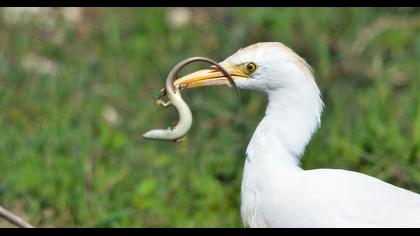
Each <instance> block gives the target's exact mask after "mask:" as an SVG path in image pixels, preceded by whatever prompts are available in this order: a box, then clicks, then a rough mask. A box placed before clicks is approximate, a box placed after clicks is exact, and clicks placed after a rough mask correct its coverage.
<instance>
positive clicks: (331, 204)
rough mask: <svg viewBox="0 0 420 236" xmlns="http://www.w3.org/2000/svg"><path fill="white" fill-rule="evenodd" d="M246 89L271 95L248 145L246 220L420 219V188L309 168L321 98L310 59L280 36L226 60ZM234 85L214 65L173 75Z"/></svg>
mask: <svg viewBox="0 0 420 236" xmlns="http://www.w3.org/2000/svg"><path fill="white" fill-rule="evenodd" d="M220 64H221V65H222V66H223V67H224V68H225V69H226V70H227V71H228V72H229V73H230V74H231V75H232V77H233V79H234V81H235V83H236V85H237V86H238V88H240V89H251V90H255V91H258V92H261V93H263V94H265V95H266V96H267V99H268V104H267V109H266V112H265V117H264V118H263V119H262V121H261V122H260V123H259V125H258V127H257V128H256V130H255V132H254V134H253V136H252V139H251V141H250V143H249V144H248V147H247V150H246V160H245V165H244V171H243V178H242V186H241V215H242V220H243V222H244V224H245V226H247V227H420V195H419V194H417V193H414V192H411V191H408V190H405V189H402V188H399V187H396V186H393V185H391V184H388V183H386V182H383V181H381V180H379V179H377V178H374V177H371V176H368V175H365V174H362V173H357V172H353V171H347V170H341V169H313V170H304V169H302V167H301V166H300V158H301V157H302V155H303V152H304V150H305V146H306V145H307V144H308V142H309V140H310V139H311V136H312V135H313V133H314V132H315V131H316V130H317V128H318V127H319V125H320V121H321V119H320V117H321V113H322V110H323V102H322V99H321V96H320V91H319V89H318V86H317V85H316V83H315V79H314V75H313V73H312V70H311V68H310V66H309V65H308V64H307V63H306V62H305V61H304V60H303V59H302V58H301V57H300V56H298V55H297V54H296V53H294V52H293V51H292V50H291V49H289V48H288V47H286V46H285V45H283V44H282V43H279V42H264V43H257V44H254V45H251V46H249V47H246V48H244V49H240V50H239V51H238V52H236V53H235V54H233V55H232V56H230V57H228V58H227V59H226V60H224V61H223V62H221V63H220ZM174 85H175V86H178V87H183V88H194V87H201V86H208V85H227V86H228V85H229V83H228V82H227V80H226V78H225V77H223V75H222V74H221V73H220V72H219V70H218V69H216V68H211V69H208V70H200V71H197V72H194V73H191V74H189V75H186V76H184V77H181V78H179V79H177V80H176V81H175V82H174Z"/></svg>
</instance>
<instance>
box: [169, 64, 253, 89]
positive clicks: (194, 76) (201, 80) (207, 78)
mask: <svg viewBox="0 0 420 236" xmlns="http://www.w3.org/2000/svg"><path fill="white" fill-rule="evenodd" d="M220 65H221V66H222V67H223V68H224V69H225V70H226V71H227V72H228V73H229V75H230V76H231V77H232V78H233V79H240V78H242V79H244V78H249V75H248V74H246V73H245V72H244V71H243V69H241V68H240V67H239V66H236V65H231V64H229V63H226V62H222V63H220ZM211 85H226V86H230V83H229V81H228V79H227V78H226V77H225V76H224V75H223V73H222V72H221V71H220V70H219V69H218V68H217V67H216V66H212V67H211V68H210V69H207V70H199V71H196V72H193V73H191V74H188V75H185V76H183V77H181V78H178V79H176V80H175V82H174V86H175V87H176V88H180V89H184V88H198V87H203V86H211Z"/></svg>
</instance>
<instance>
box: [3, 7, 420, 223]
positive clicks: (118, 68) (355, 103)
mask: <svg viewBox="0 0 420 236" xmlns="http://www.w3.org/2000/svg"><path fill="white" fill-rule="evenodd" d="M419 13H420V10H419V8H253V7H249V8H147V9H146V8H133V9H128V8H114V9H112V8H110V9H105V8H29V9H28V8H2V9H0V29H1V30H0V205H2V206H4V207H5V208H8V209H9V210H11V211H14V212H15V213H17V214H18V215H21V216H23V217H24V218H25V219H27V220H28V221H29V222H31V223H32V224H34V225H36V226H42V227H54V226H55V227H64V226H69V227H75V226H78V227H81V226H83V227H87V226H94V227H242V226H243V225H242V222H241V219H240V210H239V206H240V183H241V178H242V167H243V162H244V158H245V156H244V153H245V149H246V146H247V144H248V141H249V139H250V137H251V135H252V133H253V131H254V129H255V128H256V126H257V124H258V122H259V121H260V119H261V118H262V116H263V113H264V110H265V102H266V101H265V98H264V97H263V96H261V95H259V94H256V93H253V92H248V91H242V93H241V94H242V100H241V106H240V109H239V111H236V110H235V109H236V100H235V99H236V97H235V93H234V92H233V91H232V90H231V89H229V88H224V87H223V88H222V87H209V88H202V89H196V90H188V91H185V92H184V93H183V94H184V98H185V100H186V101H187V102H188V103H189V104H190V107H191V109H192V111H193V115H194V119H195V120H194V123H193V128H192V130H191V131H190V132H189V134H188V136H187V139H186V140H185V141H184V142H182V143H180V144H174V143H169V142H168V143H167V142H154V141H148V140H143V139H142V138H141V134H142V133H143V132H145V131H146V130H148V129H150V128H159V127H167V126H168V125H169V124H170V123H171V122H173V121H175V120H176V113H175V112H174V110H165V109H161V108H158V107H156V106H155V104H154V103H153V99H152V96H156V95H157V94H158V91H159V89H160V88H162V87H163V85H164V80H165V79H166V75H167V73H168V72H169V71H170V69H171V68H172V67H173V66H174V65H175V64H176V63H177V62H178V61H180V60H182V59H184V58H187V57H191V56H206V57H210V58H212V59H215V60H217V61H222V60H223V59H224V58H226V57H227V56H229V55H231V54H233V53H234V52H236V51H237V50H238V49H239V48H242V47H246V46H248V45H250V44H253V43H256V42H260V41H280V42H283V43H285V44H286V45H288V46H289V47H291V48H292V49H294V50H295V51H296V52H297V53H298V54H300V55H301V56H302V57H303V58H305V59H306V60H307V61H308V63H309V64H310V65H312V66H313V67H314V70H315V72H316V77H317V83H318V85H319V86H320V89H321V91H322V94H323V98H324V101H325V105H326V109H325V112H324V114H323V117H322V125H321V128H320V130H319V131H318V132H317V133H316V134H315V135H314V137H313V139H312V142H311V143H310V144H309V146H308V147H307V151H306V154H305V157H304V160H303V163H302V164H303V167H304V168H307V169H311V168H343V169H349V170H354V171H359V172H363V173H366V174H369V175H372V176H375V177H378V178H380V179H382V180H385V181H388V182H390V183H392V184H395V185H398V186H401V187H404V188H408V189H410V190H413V191H416V192H420V92H419V88H420V66H419V61H420V60H419V59H420V14H419ZM203 66H206V67H207V66H208V65H203V64H198V65H191V66H190V67H189V68H188V69H186V70H185V73H187V72H189V71H192V70H193V69H197V68H201V67H203ZM171 109H172V108H171ZM0 226H11V225H10V224H8V223H6V222H5V221H4V220H1V219H0Z"/></svg>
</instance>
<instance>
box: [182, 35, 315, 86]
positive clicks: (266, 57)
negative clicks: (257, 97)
mask: <svg viewBox="0 0 420 236" xmlns="http://www.w3.org/2000/svg"><path fill="white" fill-rule="evenodd" d="M220 65H221V66H223V67H224V68H225V69H226V71H227V72H228V73H229V74H230V75H231V77H232V78H233V80H234V82H235V84H236V85H237V87H238V88H241V89H251V90H256V91H260V92H264V93H268V92H269V91H272V90H277V89H279V88H284V87H288V86H293V85H296V84H302V83H303V84H304V83H308V82H309V83H313V82H314V81H313V75H312V72H311V69H310V67H309V66H308V64H307V63H306V62H305V61H304V60H303V59H302V58H301V57H299V56H298V55H297V54H296V53H294V52H293V51H292V50H291V49H290V48H288V47H286V46H284V45H283V44H282V43H279V42H263V43H257V44H253V45H251V46H248V47H246V48H244V49H240V50H239V51H238V52H236V53H235V54H233V55H232V56H230V57H228V58H227V59H225V60H224V61H223V62H221V63H220ZM174 85H175V86H176V87H179V88H181V89H183V88H196V87H203V86H210V85H226V86H230V83H229V81H228V80H227V79H226V77H225V76H223V74H222V73H221V72H220V70H219V69H218V68H217V67H214V66H213V67H211V68H210V69H206V70H199V71H196V72H193V73H191V74H188V75H186V76H183V77H181V78H178V79H177V80H175V82H174Z"/></svg>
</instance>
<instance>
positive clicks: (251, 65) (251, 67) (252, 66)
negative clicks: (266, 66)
mask: <svg viewBox="0 0 420 236" xmlns="http://www.w3.org/2000/svg"><path fill="white" fill-rule="evenodd" d="M245 68H246V70H247V71H248V73H252V72H254V71H255V70H256V69H257V65H255V63H254V62H249V63H248V64H246V66H245Z"/></svg>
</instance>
